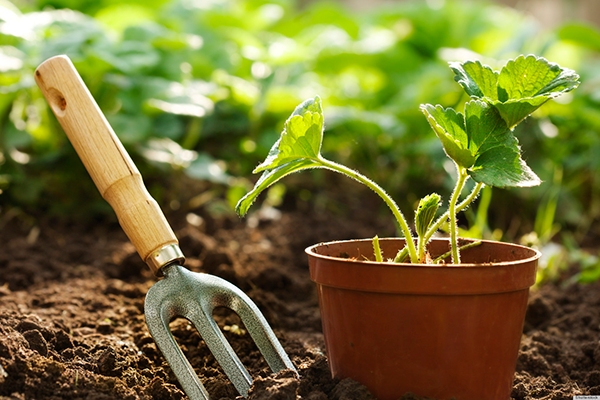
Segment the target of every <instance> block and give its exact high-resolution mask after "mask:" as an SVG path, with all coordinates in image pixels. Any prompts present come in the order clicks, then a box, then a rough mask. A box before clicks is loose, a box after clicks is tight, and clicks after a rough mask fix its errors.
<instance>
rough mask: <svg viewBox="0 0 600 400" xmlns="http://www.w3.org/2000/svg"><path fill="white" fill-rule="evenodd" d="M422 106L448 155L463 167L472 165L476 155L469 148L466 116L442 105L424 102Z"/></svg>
mask: <svg viewBox="0 0 600 400" xmlns="http://www.w3.org/2000/svg"><path fill="white" fill-rule="evenodd" d="M420 108H421V111H422V112H423V114H425V117H426V118H427V121H428V122H429V125H431V128H432V129H433V131H434V132H435V134H436V135H437V137H438V138H439V139H440V141H441V142H442V146H443V147H444V151H445V152H446V154H447V155H448V157H450V158H451V159H452V160H454V162H456V164H458V165H459V166H461V167H463V168H469V167H470V166H472V165H473V163H474V162H475V157H474V155H473V154H472V152H471V151H470V150H469V138H468V136H467V132H466V130H465V120H464V116H463V115H462V114H461V113H458V112H456V111H455V110H454V109H452V108H443V107H442V106H440V105H437V106H433V105H431V104H422V105H421V107H420Z"/></svg>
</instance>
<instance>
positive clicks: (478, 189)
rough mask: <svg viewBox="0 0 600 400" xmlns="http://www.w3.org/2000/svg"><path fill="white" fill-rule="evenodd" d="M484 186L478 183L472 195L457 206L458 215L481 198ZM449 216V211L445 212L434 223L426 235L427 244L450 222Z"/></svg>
mask: <svg viewBox="0 0 600 400" xmlns="http://www.w3.org/2000/svg"><path fill="white" fill-rule="evenodd" d="M484 186H485V185H484V184H483V183H481V182H478V183H477V185H475V187H474V188H473V190H471V193H469V195H468V196H467V197H466V198H465V199H464V200H463V201H461V202H460V203H459V204H458V205H457V206H456V213H459V212H461V211H462V210H464V209H465V208H467V207H468V206H469V205H470V204H471V203H472V202H473V201H474V200H475V199H476V198H477V196H479V193H480V192H481V189H483V187H484ZM448 215H449V211H448V210H446V212H444V213H443V214H442V215H441V216H440V217H439V218H438V219H437V220H436V221H435V223H433V224H432V225H431V226H430V227H429V229H428V230H427V233H426V234H425V242H426V243H429V240H431V237H432V236H433V235H434V234H435V233H436V232H437V231H438V229H440V226H442V224H443V223H444V222H446V221H447V220H448Z"/></svg>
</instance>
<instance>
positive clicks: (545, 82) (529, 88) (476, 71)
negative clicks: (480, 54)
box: [450, 55, 579, 129]
mask: <svg viewBox="0 0 600 400" xmlns="http://www.w3.org/2000/svg"><path fill="white" fill-rule="evenodd" d="M450 68H451V69H452V71H454V73H455V76H454V80H456V81H457V82H458V84H459V85H461V86H462V87H463V89H464V90H465V92H466V93H467V94H468V95H469V96H471V97H476V98H479V99H482V100H485V101H486V102H488V103H490V104H492V105H493V106H494V107H496V108H497V109H498V111H499V112H500V115H501V116H502V118H503V119H504V121H505V122H506V124H507V125H508V127H509V128H510V129H512V128H514V126H515V125H517V124H518V123H519V122H521V121H522V120H523V119H525V118H527V117H528V116H529V115H530V114H531V113H533V112H534V111H535V110H537V109H538V108H539V107H540V106H541V105H542V104H544V103H545V102H546V101H548V100H550V99H552V98H554V97H557V96H559V95H561V94H562V93H566V92H569V91H571V90H573V89H575V88H576V87H577V86H578V85H579V75H577V73H575V71H573V70H571V69H568V68H562V67H560V66H559V65H558V64H554V63H551V62H549V61H548V60H546V59H545V58H543V57H537V56H534V55H528V56H519V57H517V58H516V59H514V60H510V61H508V62H507V63H506V65H505V66H504V67H503V68H502V69H501V70H500V72H495V71H493V70H492V69H491V68H490V67H488V66H486V65H483V64H481V63H480V62H479V61H467V62H464V63H451V64H450Z"/></svg>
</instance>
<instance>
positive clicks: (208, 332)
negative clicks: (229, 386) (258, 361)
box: [184, 299, 252, 397]
mask: <svg viewBox="0 0 600 400" xmlns="http://www.w3.org/2000/svg"><path fill="white" fill-rule="evenodd" d="M201 300H203V301H202V304H200V307H196V308H195V309H192V310H188V311H189V312H188V313H187V314H186V315H184V316H185V317H186V318H188V319H189V320H190V321H191V322H192V323H193V324H194V326H195V327H196V329H197V330H198V333H199V334H200V336H201V337H202V339H203V340H204V343H206V345H207V346H208V348H209V349H210V351H211V353H212V354H213V356H214V357H215V359H216V360H217V362H218V363H219V365H220V366H221V368H222V369H223V372H225V375H227V377H228V378H229V380H230V381H231V383H233V386H235V388H236V389H237V391H238V392H239V393H240V394H241V395H242V396H244V397H246V396H247V395H248V390H250V386H252V377H251V376H250V374H249V373H248V371H247V370H246V367H245V366H244V364H242V361H241V360H240V359H239V357H238V355H237V354H236V353H235V351H234V350H233V348H232V347H231V345H230V344H229V342H228V341H227V339H226V338H225V335H223V332H221V329H220V328H219V326H218V325H217V323H216V322H215V320H214V319H213V315H212V311H213V309H214V307H215V306H214V305H213V304H211V303H210V302H207V301H204V299H201Z"/></svg>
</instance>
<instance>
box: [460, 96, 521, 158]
mask: <svg viewBox="0 0 600 400" xmlns="http://www.w3.org/2000/svg"><path fill="white" fill-rule="evenodd" d="M465 127H466V131H467V134H468V138H469V149H470V150H471V154H473V155H474V156H477V155H479V154H481V153H483V152H485V151H487V150H489V149H491V148H494V147H496V146H508V147H513V148H515V149H518V145H517V140H516V138H515V137H514V135H513V134H512V132H511V131H510V129H508V126H506V123H505V122H504V120H503V119H502V117H501V116H500V114H499V112H498V110H496V109H495V108H494V107H492V106H491V105H489V104H488V103H485V102H483V101H480V100H471V101H470V102H468V103H467V104H466V105H465Z"/></svg>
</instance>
